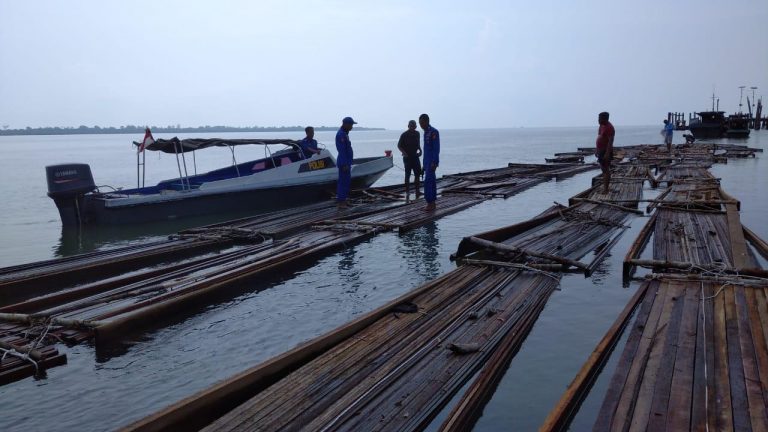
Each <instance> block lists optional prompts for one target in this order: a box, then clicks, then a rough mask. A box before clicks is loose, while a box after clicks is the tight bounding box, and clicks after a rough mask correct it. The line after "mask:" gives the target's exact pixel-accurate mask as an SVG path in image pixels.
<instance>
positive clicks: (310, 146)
mask: <svg viewBox="0 0 768 432" xmlns="http://www.w3.org/2000/svg"><path fill="white" fill-rule="evenodd" d="M304 132H305V133H306V134H307V136H305V137H304V138H303V139H302V140H301V141H299V147H301V152H302V153H303V154H304V158H305V159H309V158H311V157H312V155H315V154H318V153H320V149H318V148H317V140H316V139H315V128H313V127H312V126H307V127H306V128H304Z"/></svg>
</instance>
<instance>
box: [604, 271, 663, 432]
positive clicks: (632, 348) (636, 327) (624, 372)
mask: <svg viewBox="0 0 768 432" xmlns="http://www.w3.org/2000/svg"><path fill="white" fill-rule="evenodd" d="M644 284H645V285H646V286H647V288H646V294H645V297H644V299H643V302H642V304H641V306H640V310H639V311H638V313H637V317H635V321H634V324H632V327H631V328H630V330H629V331H630V333H629V336H628V337H627V342H626V344H625V346H624V351H623V352H622V354H621V357H620V358H619V361H618V363H617V365H616V369H615V370H614V372H613V377H612V378H611V382H610V384H609V386H608V390H607V392H606V394H605V397H604V398H603V403H602V406H601V408H600V411H599V413H598V416H597V420H596V421H595V425H594V430H596V431H599V430H609V429H610V428H611V424H612V422H613V420H614V418H615V415H616V409H617V408H618V405H619V399H620V396H621V395H622V392H623V391H624V389H625V386H626V382H627V379H628V377H629V372H630V367H631V365H632V361H633V359H635V356H636V353H637V350H638V347H639V345H640V342H641V340H642V335H643V332H644V330H645V329H646V328H647V321H648V319H649V314H650V312H651V309H652V307H653V305H654V303H655V302H656V301H657V296H658V293H659V283H658V281H650V282H645V283H644ZM630 391H631V390H630Z"/></svg>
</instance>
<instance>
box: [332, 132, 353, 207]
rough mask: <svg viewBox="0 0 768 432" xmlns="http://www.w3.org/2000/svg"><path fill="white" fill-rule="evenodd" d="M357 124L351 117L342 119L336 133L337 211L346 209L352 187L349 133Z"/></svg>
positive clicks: (351, 155)
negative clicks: (337, 170) (337, 169)
mask: <svg viewBox="0 0 768 432" xmlns="http://www.w3.org/2000/svg"><path fill="white" fill-rule="evenodd" d="M356 124H357V122H356V121H354V120H352V117H344V119H343V120H342V121H341V127H340V128H339V131H338V132H336V150H337V151H338V152H339V156H338V157H337V158H336V166H337V167H338V168H339V181H338V182H337V183H336V206H337V207H338V208H339V209H343V208H348V207H349V204H347V197H348V196H349V188H350V187H351V186H352V172H351V171H352V158H353V154H352V143H351V142H350V141H349V131H351V130H352V127H353V125H356Z"/></svg>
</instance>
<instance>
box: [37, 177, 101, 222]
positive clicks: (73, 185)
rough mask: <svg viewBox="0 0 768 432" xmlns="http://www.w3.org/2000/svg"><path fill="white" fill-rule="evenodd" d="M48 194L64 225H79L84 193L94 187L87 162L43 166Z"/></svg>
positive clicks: (83, 214)
mask: <svg viewBox="0 0 768 432" xmlns="http://www.w3.org/2000/svg"><path fill="white" fill-rule="evenodd" d="M45 175H46V177H47V179H48V196H49V197H51V198H52V199H53V202H55V203H56V207H58V209H59V215H61V222H62V223H63V224H64V225H79V224H81V223H82V222H83V221H84V220H83V219H84V216H85V208H84V201H85V200H84V197H85V194H87V193H88V192H91V191H92V190H94V189H96V185H95V184H94V183H93V175H91V167H90V166H88V165H87V164H62V165H50V166H47V167H45Z"/></svg>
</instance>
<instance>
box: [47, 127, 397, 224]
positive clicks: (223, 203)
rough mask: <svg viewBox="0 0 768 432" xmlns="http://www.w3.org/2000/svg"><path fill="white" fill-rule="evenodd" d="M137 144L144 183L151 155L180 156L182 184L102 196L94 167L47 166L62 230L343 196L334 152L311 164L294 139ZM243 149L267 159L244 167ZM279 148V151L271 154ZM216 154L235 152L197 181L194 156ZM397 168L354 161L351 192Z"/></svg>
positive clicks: (383, 161) (387, 162) (386, 161)
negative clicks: (191, 163) (257, 148)
mask: <svg viewBox="0 0 768 432" xmlns="http://www.w3.org/2000/svg"><path fill="white" fill-rule="evenodd" d="M134 145H136V146H137V147H138V151H139V152H138V153H137V158H136V161H137V176H138V175H139V173H140V171H139V167H141V168H142V170H141V177H140V178H144V177H145V176H144V174H145V173H144V171H143V168H144V166H145V165H144V163H143V161H142V160H141V159H140V158H139V157H138V155H139V154H143V155H144V157H146V151H147V150H148V151H161V152H164V153H170V154H175V155H176V159H177V165H178V167H179V176H178V178H174V179H169V180H163V181H161V182H159V183H157V184H156V185H153V186H145V185H143V184H142V185H141V187H136V188H133V189H117V190H114V189H110V190H101V189H100V188H99V187H96V185H95V183H94V180H93V176H92V174H91V168H90V166H89V165H87V164H83V163H71V164H61V165H51V166H47V167H46V176H47V180H48V196H49V197H51V198H52V199H53V201H54V202H55V203H56V207H57V208H58V210H59V215H60V216H61V221H62V224H63V225H65V226H72V225H75V226H78V225H91V224H93V225H110V224H128V223H139V222H150V221H160V220H172V219H179V218H184V217H189V216H200V215H210V214H213V213H220V212H222V213H223V212H234V211H253V212H254V213H261V212H264V211H269V210H275V209H280V208H286V207H290V206H295V205H299V204H305V203H310V202H317V201H321V200H323V199H328V198H329V197H330V196H332V195H333V193H335V190H336V181H337V179H338V169H337V168H336V159H335V158H334V156H333V155H332V154H331V153H330V152H329V151H328V150H327V149H320V152H319V153H317V154H312V155H311V157H307V156H305V155H304V152H303V151H302V150H301V148H300V147H299V142H298V141H295V140H287V139H270V140H266V139H230V140H224V139H216V138H214V139H178V138H175V137H174V138H172V139H170V140H163V139H158V140H154V139H152V137H151V133H150V132H149V131H147V136H145V139H144V141H142V142H134ZM239 145H262V146H265V148H266V149H267V150H266V151H265V154H267V157H264V158H262V159H258V160H251V161H248V162H242V163H238V162H237V161H236V160H235V159H234V148H235V146H239ZM274 146H279V147H280V149H279V150H278V151H275V152H274V153H272V150H271V149H272V147H274ZM210 147H229V148H230V150H231V151H232V155H233V163H232V165H231V166H227V167H224V168H220V169H216V170H213V171H210V172H206V173H203V174H192V175H190V174H189V173H188V172H187V168H186V167H187V162H186V157H187V155H189V154H194V153H195V152H196V151H199V150H203V149H205V148H210ZM392 165H393V164H392V156H391V153H390V154H388V155H386V156H382V157H369V158H360V159H355V160H354V161H353V162H352V168H351V175H352V188H353V189H364V188H367V187H370V186H371V185H372V184H373V183H374V182H376V181H377V180H378V179H379V178H380V177H381V176H382V175H383V174H384V173H385V172H386V171H387V170H388V169H390V168H391V167H392ZM137 183H138V180H137Z"/></svg>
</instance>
